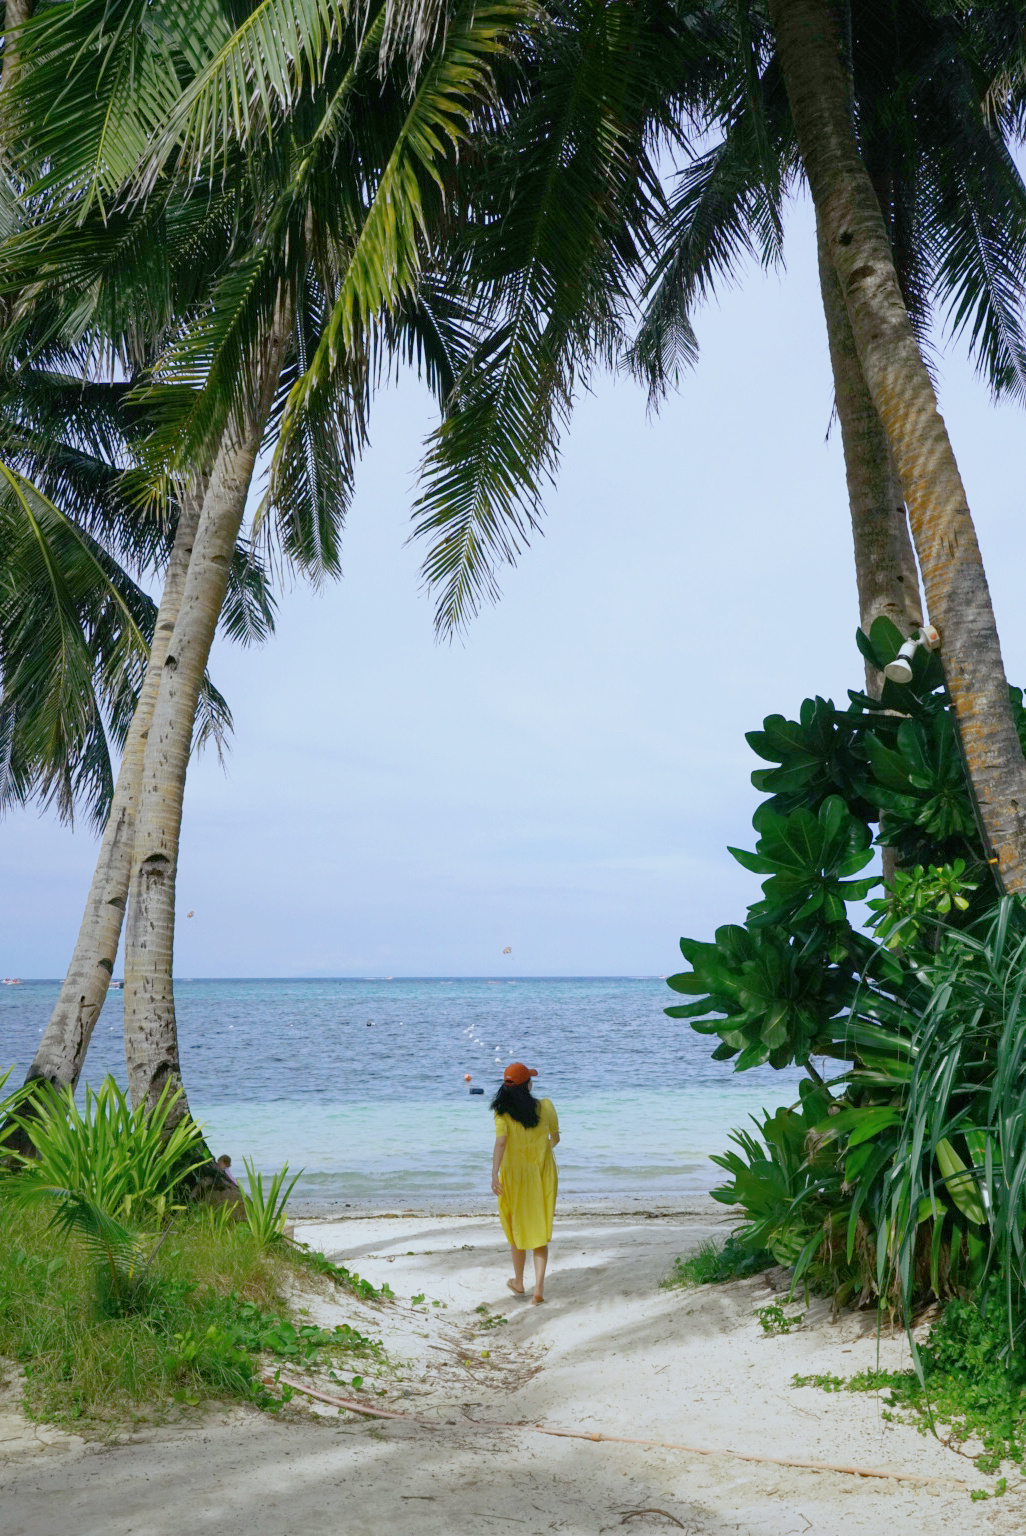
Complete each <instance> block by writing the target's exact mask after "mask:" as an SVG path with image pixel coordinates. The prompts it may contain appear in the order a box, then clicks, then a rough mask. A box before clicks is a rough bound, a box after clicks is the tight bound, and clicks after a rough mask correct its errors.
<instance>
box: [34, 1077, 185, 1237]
mask: <svg viewBox="0 0 1026 1536" xmlns="http://www.w3.org/2000/svg"><path fill="white" fill-rule="evenodd" d="M35 1090H36V1091H35V1095H34V1097H33V1101H32V1106H31V1112H30V1113H29V1112H26V1111H25V1110H24V1109H22V1110H17V1111H15V1113H14V1114H13V1115H12V1119H13V1120H14V1121H15V1122H16V1123H17V1124H18V1125H19V1126H20V1127H21V1129H22V1130H23V1131H24V1132H25V1133H26V1135H27V1136H28V1137H29V1139H30V1141H31V1143H32V1149H33V1150H32V1152H31V1153H18V1154H15V1160H16V1162H17V1163H18V1164H19V1165H20V1166H19V1171H18V1172H17V1173H16V1174H15V1175H13V1176H12V1177H11V1179H10V1181H9V1185H10V1189H9V1198H11V1199H13V1200H14V1201H15V1203H25V1202H33V1201H36V1200H39V1199H55V1200H57V1201H58V1205H59V1210H58V1215H57V1217H56V1218H55V1219H56V1220H58V1221H59V1222H61V1223H62V1224H63V1225H64V1226H65V1227H66V1228H68V1229H70V1228H71V1227H72V1226H77V1227H80V1228H83V1229H84V1226H83V1224H84V1223H85V1222H87V1221H88V1220H93V1222H94V1227H95V1230H96V1233H97V1237H98V1239H99V1238H100V1235H101V1234H106V1235H105V1236H103V1237H102V1240H103V1241H105V1242H110V1243H111V1244H112V1245H115V1246H116V1244H117V1242H118V1241H120V1239H119V1238H118V1235H117V1233H116V1231H115V1227H114V1226H106V1225H105V1224H106V1223H113V1224H115V1226H116V1225H117V1224H124V1223H134V1224H136V1225H141V1224H144V1223H148V1222H152V1221H160V1220H162V1219H163V1217H164V1216H165V1214H166V1213H167V1212H168V1211H169V1210H170V1209H171V1208H172V1205H173V1203H174V1199H175V1193H176V1191H177V1190H178V1189H179V1187H180V1185H181V1183H182V1181H183V1180H184V1179H185V1178H186V1177H187V1175H188V1174H189V1173H190V1172H192V1171H193V1170H195V1169H197V1168H199V1167H200V1166H201V1165H202V1163H203V1162H205V1161H206V1152H205V1149H204V1148H203V1138H202V1133H201V1131H200V1128H199V1126H198V1125H197V1124H196V1123H195V1121H193V1120H191V1119H189V1118H187V1117H186V1118H178V1119H176V1117H175V1112H176V1105H177V1100H178V1098H179V1097H180V1093H181V1090H180V1089H179V1090H173V1089H172V1087H171V1085H168V1087H167V1088H165V1090H164V1092H163V1093H162V1094H161V1096H160V1099H159V1100H158V1102H157V1104H156V1106H155V1107H154V1109H153V1112H152V1113H151V1114H148V1113H147V1112H146V1108H145V1106H144V1105H140V1106H139V1107H138V1108H137V1109H134V1110H133V1109H132V1108H131V1106H130V1105H129V1102H128V1099H127V1097H126V1095H125V1094H124V1093H123V1092H122V1090H121V1089H120V1088H119V1087H118V1085H117V1083H116V1082H115V1081H114V1079H113V1078H112V1077H108V1078H106V1079H105V1080H104V1082H103V1084H102V1085H101V1087H100V1089H99V1090H98V1091H96V1090H94V1089H92V1088H87V1089H86V1092H85V1109H84V1111H80V1110H79V1108H78V1105H77V1104H76V1103H75V1097H74V1094H73V1092H72V1090H71V1089H70V1088H62V1089H53V1088H50V1087H46V1088H44V1089H40V1087H39V1085H38V1084H36V1085H35ZM90 1208H94V1209H95V1212H96V1215H95V1217H90V1216H89V1215H88V1211H89V1209H90ZM64 1209H66V1210H67V1212H68V1213H69V1214H67V1215H61V1210H64ZM73 1212H74V1213H77V1214H70V1213H73Z"/></svg>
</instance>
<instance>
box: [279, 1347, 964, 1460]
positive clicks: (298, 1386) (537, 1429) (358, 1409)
mask: <svg viewBox="0 0 1026 1536" xmlns="http://www.w3.org/2000/svg"><path fill="white" fill-rule="evenodd" d="M264 1384H265V1386H276V1385H279V1384H280V1385H281V1386H284V1387H291V1389H292V1390H293V1391H294V1392H302V1393H304V1395H305V1396H306V1397H314V1398H316V1399H317V1401H318V1402H321V1403H331V1404H333V1405H334V1406H335V1407H338V1408H348V1409H350V1410H351V1412H353V1413H362V1414H364V1415H366V1417H367V1418H371V1419H401V1420H402V1421H403V1422H404V1423H406V1424H422V1425H425V1426H426V1427H428V1428H430V1429H440V1428H442V1425H440V1424H439V1422H438V1420H437V1419H424V1418H418V1417H417V1416H416V1415H415V1414H409V1413H396V1411H395V1410H394V1409H392V1408H372V1407H371V1405H370V1404H369V1403H361V1402H360V1401H359V1400H358V1399H355V1398H348V1397H335V1396H334V1395H333V1394H332V1393H330V1392H319V1391H318V1390H317V1389H316V1388H315V1387H308V1386H306V1385H305V1383H303V1382H301V1381H296V1380H294V1379H293V1378H292V1377H291V1376H283V1375H282V1374H281V1373H280V1372H279V1373H278V1376H277V1378H275V1377H271V1376H265V1377H264ZM467 1423H469V1424H470V1425H471V1426H472V1427H474V1428H475V1429H483V1430H495V1429H519V1430H529V1431H530V1432H531V1433H532V1434H536V1435H556V1436H558V1437H559V1438H560V1439H564V1440H611V1441H614V1442H615V1443H616V1444H617V1445H651V1446H654V1447H656V1448H658V1449H659V1450H665V1451H686V1452H687V1454H688V1455H689V1456H728V1457H730V1458H731V1459H732V1460H734V1461H752V1462H760V1463H765V1464H766V1465H768V1466H772V1467H800V1468H802V1469H803V1470H805V1471H809V1472H843V1473H845V1474H847V1475H848V1476H851V1477H878V1478H883V1479H886V1480H889V1481H891V1482H897V1483H944V1484H945V1485H947V1486H948V1487H955V1488H964V1487H965V1483H964V1482H963V1481H962V1479H961V1478H958V1477H926V1476H924V1475H923V1474H922V1473H919V1472H889V1471H886V1470H884V1469H883V1468H880V1467H850V1466H845V1465H843V1464H842V1463H840V1462H831V1461H792V1460H789V1459H788V1458H787V1457H785V1456H759V1455H757V1454H756V1453H755V1452H754V1451H733V1450H727V1449H726V1448H723V1449H719V1450H714V1449H712V1448H711V1447H709V1446H700V1445H683V1444H681V1443H680V1442H679V1441H676V1440H643V1439H640V1438H638V1437H637V1436H636V1435H607V1434H605V1433H603V1432H602V1431H601V1430H597V1429H554V1428H549V1426H548V1425H546V1424H510V1423H505V1422H500V1421H497V1420H484V1419H470V1420H469V1421H467V1422H465V1423H463V1424H461V1426H460V1429H461V1432H462V1430H464V1429H466V1428H467Z"/></svg>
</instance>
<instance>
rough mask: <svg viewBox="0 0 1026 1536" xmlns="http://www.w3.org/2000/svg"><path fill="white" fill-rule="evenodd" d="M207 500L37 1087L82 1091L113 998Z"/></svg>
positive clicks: (156, 658) (168, 588)
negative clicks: (165, 697)
mask: <svg viewBox="0 0 1026 1536" xmlns="http://www.w3.org/2000/svg"><path fill="white" fill-rule="evenodd" d="M202 499H203V483H202V482H200V483H197V484H196V486H195V487H194V488H193V489H192V490H191V491H190V492H189V493H187V494H186V496H185V497H184V498H183V501H182V508H181V511H180V513H179V517H178V527H177V529H176V530H175V541H174V546H173V548H172V550H171V558H170V560H169V561H168V567H167V575H166V576H165V579H164V591H163V594H162V595H161V599H160V607H159V609H158V610H157V621H156V624H155V626H154V630H153V641H152V644H151V645H150V656H149V661H148V662H147V665H146V674H145V676H144V678H143V685H142V688H141V689H140V691H139V701H138V703H137V704H136V707H135V713H134V715H133V716H132V724H131V725H130V727H129V730H128V738H127V740H126V742H125V750H124V754H123V756H122V758H121V767H120V768H119V770H118V778H117V783H116V784H115V786H114V798H113V800H112V802H111V808H110V815H109V816H108V818H107V826H106V828H105V830H104V834H103V841H102V843H101V844H100V855H99V858H98V859H97V861H96V869H95V870H94V872H93V880H92V884H91V885H90V887H89V897H88V900H87V901H86V907H85V912H84V914H83V917H82V925H81V927H80V928H79V931H78V939H77V941H76V944H75V952H74V954H73V955H72V957H71V964H70V966H69V967H68V973H67V975H66V976H65V978H64V985H63V986H62V987H61V991H60V996H59V997H58V999H57V1003H56V1005H55V1007H54V1010H53V1013H52V1014H51V1015H50V1022H49V1023H48V1024H47V1026H46V1029H45V1031H44V1032H43V1038H42V1039H41V1040H40V1042H39V1048H38V1049H37V1051H36V1054H35V1057H34V1059H33V1062H32V1065H31V1066H30V1067H29V1070H28V1078H29V1079H31V1078H42V1079H44V1080H45V1081H47V1082H51V1083H67V1084H69V1085H70V1086H71V1087H72V1088H74V1086H75V1085H76V1083H77V1082H78V1079H79V1074H80V1073H81V1071H82V1064H83V1062H84V1061H85V1055H86V1051H87V1049H88V1047H89V1040H90V1037H91V1036H92V1033H93V1027H94V1025H95V1024H96V1020H97V1019H98V1018H99V1016H100V1010H101V1009H102V1007H103V1004H104V999H105V998H106V996H107V988H108V986H109V985H110V978H111V975H112V974H113V970H114V961H115V958H116V957H117V952H118V941H119V940H120V938H121V925H122V922H123V921H124V916H125V903H126V901H127V898H128V880H129V875H130V874H131V869H132V845H133V843H134V840H135V819H136V808H137V805H138V798H139V787H140V784H141V781H142V770H143V757H144V754H145V751H146V738H147V736H148V734H149V730H150V722H151V721H152V719H153V709H154V705H155V704H156V701H157V690H158V688H159V686H160V676H161V670H162V668H163V665H164V660H165V657H166V655H167V648H168V645H169V643H170V640H171V634H172V631H173V630H174V627H175V622H176V620H177V618H178V612H179V609H180V608H181V605H182V595H183V593H184V591H185V578H186V573H187V572H188V569H189V560H190V557H191V555H192V548H193V541H194V539H195V537H196V529H197V526H198V524H199V519H200V507H201V504H202ZM26 1080H28V1079H26Z"/></svg>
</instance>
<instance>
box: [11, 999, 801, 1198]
mask: <svg viewBox="0 0 1026 1536" xmlns="http://www.w3.org/2000/svg"><path fill="white" fill-rule="evenodd" d="M175 989H176V999H177V1008H178V1021H179V1038H180V1046H181V1056H182V1074H183V1078H184V1081H185V1084H186V1088H187V1090H188V1093H189V1097H190V1101H191V1104H192V1107H193V1109H194V1112H195V1113H196V1115H197V1118H199V1119H200V1120H201V1121H202V1122H203V1123H204V1125H205V1127H206V1129H207V1134H208V1139H209V1141H210V1143H211V1146H212V1148H213V1149H214V1150H215V1151H216V1152H221V1151H228V1152H230V1153H231V1155H232V1158H233V1161H234V1164H235V1165H236V1167H237V1168H238V1167H241V1163H242V1158H243V1156H244V1155H247V1156H250V1157H252V1158H253V1160H254V1161H255V1163H256V1165H257V1166H258V1167H259V1168H261V1169H266V1170H270V1169H273V1168H277V1167H279V1166H280V1165H281V1164H282V1163H283V1162H285V1161H286V1160H287V1161H288V1162H289V1164H290V1165H291V1167H292V1169H293V1170H298V1169H300V1168H302V1169H303V1170H304V1172H303V1174H302V1177H301V1180H300V1183H299V1184H298V1185H297V1187H296V1197H297V1198H302V1199H304V1200H308V1201H316V1202H319V1203H323V1204H342V1205H344V1204H346V1203H349V1204H351V1205H364V1204H376V1205H387V1206H389V1207H402V1206H424V1205H442V1206H445V1205H448V1206H452V1205H458V1204H465V1203H468V1202H472V1201H473V1202H475V1203H476V1202H479V1201H480V1202H487V1201H488V1200H489V1199H490V1196H489V1175H490V1166H491V1161H490V1160H491V1143H492V1124H491V1118H490V1116H489V1114H488V1111H487V1099H488V1098H489V1097H490V1096H491V1093H492V1092H493V1091H494V1088H495V1086H496V1084H497V1082H498V1080H499V1077H500V1076H501V1069H502V1067H503V1066H504V1065H505V1063H506V1062H507V1061H510V1060H522V1061H526V1062H527V1063H528V1065H529V1066H534V1067H537V1068H538V1070H539V1074H540V1075H539V1078H538V1080H537V1083H536V1085H535V1087H536V1090H537V1092H538V1093H539V1094H544V1095H547V1096H548V1097H550V1098H552V1099H553V1100H554V1102H555V1104H556V1107H557V1109H558V1111H559V1115H560V1121H561V1130H562V1136H563V1139H562V1143H561V1145H560V1148H559V1153H558V1160H559V1164H560V1189H561V1193H562V1195H563V1196H564V1197H569V1198H572V1199H578V1200H603V1201H617V1200H626V1201H641V1202H644V1201H646V1200H652V1201H658V1202H660V1203H662V1202H665V1201H668V1200H674V1199H676V1198H679V1197H682V1196H686V1195H689V1194H696V1193H699V1192H701V1191H704V1190H707V1189H709V1188H711V1187H712V1185H713V1184H714V1183H715V1182H717V1179H718V1177H719V1171H718V1170H717V1169H716V1167H715V1166H714V1165H713V1164H711V1163H710V1162H709V1155H710V1153H712V1152H716V1151H722V1150H723V1149H724V1147H725V1146H726V1144H727V1134H728V1132H729V1130H730V1129H731V1127H732V1126H736V1125H738V1124H742V1123H744V1122H745V1120H746V1117H747V1115H748V1114H750V1113H753V1112H755V1111H757V1110H758V1109H759V1108H760V1107H761V1106H763V1105H766V1106H769V1107H775V1106H776V1105H777V1104H780V1103H786V1102H790V1101H791V1100H793V1099H794V1098H795V1097H796V1096H797V1082H798V1074H797V1073H795V1072H771V1071H768V1070H766V1069H760V1070H759V1071H756V1072H748V1073H744V1074H740V1075H738V1074H734V1073H733V1072H732V1071H731V1069H730V1066H729V1064H728V1063H721V1062H714V1061H712V1060H711V1059H710V1055H709V1050H710V1044H711V1042H710V1041H708V1040H707V1039H706V1038H705V1037H702V1036H699V1035H696V1034H695V1033H694V1032H693V1031H692V1030H690V1029H686V1028H685V1027H683V1026H682V1025H681V1024H680V1023H679V1022H678V1021H676V1020H671V1019H667V1018H666V1016H665V1015H664V1013H663V1012H662V1010H663V1008H664V1007H665V1005H666V1004H667V1002H669V1001H672V994H670V993H669V992H668V991H667V988H666V986H665V983H663V982H660V981H658V980H657V979H653V978H637V979H634V978H614V979H608V978H600V979H591V978H573V979H568V980H549V979H544V980H530V979H522V980H519V979H518V980H516V981H512V980H502V981H494V982H492V981H488V980H477V979H474V980H466V979H456V980H445V979H442V980H435V979H431V980H407V979H396V980H391V979H380V980H367V981H354V980H342V981H324V980H311V981H266V980H261V981H181V982H176V984H175ZM56 995H57V983H56V982H26V983H23V984H22V985H21V986H20V987H4V988H0V1070H2V1068H3V1067H6V1066H8V1065H11V1064H13V1065H15V1067H16V1068H17V1070H18V1071H20V1072H23V1071H24V1070H25V1068H26V1067H27V1066H28V1064H29V1062H30V1061H31V1058H32V1054H33V1051H34V1049H35V1045H36V1042H37V1041H38V1038H39V1034H40V1033H41V1031H42V1029H43V1028H44V1026H45V1023H46V1020H47V1018H48V1016H49V1012H50V1008H51V1007H52V1005H53V1001H54V999H55V998H56ZM121 1030H122V1011H121V997H120V994H118V993H116V992H112V993H111V995H110V997H109V999H108V1003H107V1006H106V1008H105V1010H104V1013H103V1015H102V1017H101V1019H100V1023H99V1025H98V1026H97V1030H96V1032H95V1034H94V1037H93V1044H92V1046H91V1048H90V1055H89V1059H88V1062H87V1069H86V1077H87V1078H88V1080H89V1081H91V1082H98V1081H99V1080H100V1079H101V1078H102V1077H103V1076H104V1075H105V1073H107V1072H112V1073H113V1074H114V1075H115V1076H116V1077H117V1078H118V1079H119V1080H120V1081H124V1075H125V1074H124V1056H123V1051H122V1044H121ZM465 1073H470V1074H471V1076H472V1079H473V1083H474V1085H475V1086H481V1087H483V1088H484V1089H485V1096H484V1097H483V1098H482V1097H477V1096H473V1097H472V1096H470V1095H469V1094H468V1091H467V1085H466V1083H465V1082H464V1074H465Z"/></svg>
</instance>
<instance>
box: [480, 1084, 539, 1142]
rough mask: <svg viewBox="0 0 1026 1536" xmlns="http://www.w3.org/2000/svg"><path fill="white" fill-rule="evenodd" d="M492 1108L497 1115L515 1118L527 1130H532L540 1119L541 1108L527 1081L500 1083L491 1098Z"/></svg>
mask: <svg viewBox="0 0 1026 1536" xmlns="http://www.w3.org/2000/svg"><path fill="white" fill-rule="evenodd" d="M492 1109H493V1110H494V1112H495V1114H497V1115H509V1117H510V1119H511V1120H516V1121H517V1122H518V1123H519V1124H520V1125H523V1126H525V1127H526V1128H527V1130H529V1131H533V1130H534V1128H535V1126H536V1125H537V1124H538V1121H539V1120H540V1119H541V1108H540V1107H539V1104H538V1100H537V1099H536V1098H535V1096H534V1094H533V1093H532V1092H531V1084H530V1083H529V1082H527V1083H500V1084H499V1091H498V1093H497V1094H496V1095H495V1097H494V1099H493V1100H492Z"/></svg>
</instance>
